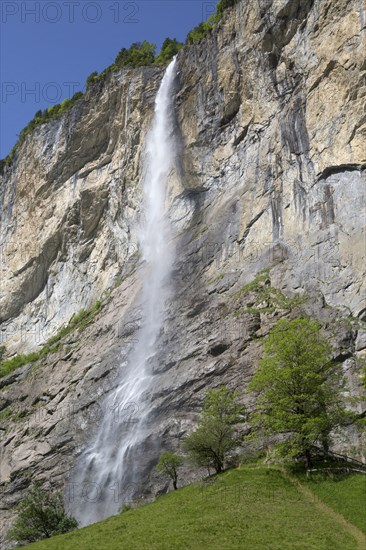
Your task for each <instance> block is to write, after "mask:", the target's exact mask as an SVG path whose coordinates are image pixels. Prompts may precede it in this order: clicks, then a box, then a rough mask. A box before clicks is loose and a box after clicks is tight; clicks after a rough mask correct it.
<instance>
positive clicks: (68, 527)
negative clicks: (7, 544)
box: [7, 482, 78, 543]
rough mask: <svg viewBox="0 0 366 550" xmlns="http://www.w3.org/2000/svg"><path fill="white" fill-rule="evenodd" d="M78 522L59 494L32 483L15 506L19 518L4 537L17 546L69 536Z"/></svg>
mask: <svg viewBox="0 0 366 550" xmlns="http://www.w3.org/2000/svg"><path fill="white" fill-rule="evenodd" d="M77 526H78V522H77V521H76V519H75V518H73V517H72V516H69V515H68V514H67V513H66V512H65V509H64V505H63V502H62V496H61V493H60V492H56V493H52V492H51V491H47V490H45V489H42V486H41V484H40V483H38V482H37V483H34V484H33V485H32V486H31V488H30V489H29V491H28V494H27V496H26V497H25V498H24V499H23V500H22V502H21V503H20V504H19V506H18V517H17V519H16V520H15V523H14V524H13V526H12V528H11V529H10V531H9V533H8V535H7V538H8V540H11V541H17V542H18V543H31V542H35V541H37V540H41V539H45V538H50V537H52V536H54V535H59V534H62V533H68V532H69V531H73V530H74V529H76V528H77Z"/></svg>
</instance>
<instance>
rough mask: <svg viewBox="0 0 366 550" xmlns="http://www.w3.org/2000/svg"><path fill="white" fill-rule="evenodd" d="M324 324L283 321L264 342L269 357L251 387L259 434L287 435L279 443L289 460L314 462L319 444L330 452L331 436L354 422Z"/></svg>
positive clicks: (300, 319) (299, 320) (340, 372)
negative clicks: (292, 458) (339, 426)
mask: <svg viewBox="0 0 366 550" xmlns="http://www.w3.org/2000/svg"><path fill="white" fill-rule="evenodd" d="M320 329H321V327H320V325H319V324H318V323H317V322H315V321H311V320H308V319H303V318H298V319H295V320H293V321H291V320H287V319H286V320H281V321H279V322H278V323H277V324H276V325H275V326H274V327H273V329H272V330H271V332H270V334H269V336H268V338H267V339H266V341H265V343H264V357H263V359H262V361H261V362H260V366H259V368H258V370H257V372H256V373H255V375H254V376H253V378H252V380H251V382H250V383H249V386H248V389H249V390H250V391H252V392H259V394H260V395H259V397H258V399H257V411H256V412H255V413H254V414H253V415H252V419H251V420H252V424H253V427H254V430H258V432H259V433H264V434H282V435H283V436H285V438H286V440H285V442H284V443H280V444H278V445H277V448H278V450H279V451H280V452H281V454H282V455H284V456H292V457H293V456H298V457H302V458H304V459H305V461H306V464H307V466H309V465H310V463H311V450H312V447H313V446H314V445H316V444H321V445H323V447H324V449H325V450H327V448H328V445H329V440H330V436H329V434H330V432H331V430H332V429H333V428H335V427H336V426H338V425H341V424H343V423H344V422H346V421H347V420H349V414H347V413H346V411H345V409H344V398H343V396H342V394H341V391H342V390H344V389H345V380H344V377H343V374H342V371H341V366H340V365H339V364H337V363H334V362H332V361H331V348H330V345H329V344H328V342H327V340H326V339H325V338H324V337H322V336H321V334H320Z"/></svg>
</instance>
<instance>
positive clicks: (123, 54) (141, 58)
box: [114, 40, 156, 69]
mask: <svg viewBox="0 0 366 550" xmlns="http://www.w3.org/2000/svg"><path fill="white" fill-rule="evenodd" d="M155 50H156V45H155V44H151V43H150V42H148V41H147V40H144V41H143V42H142V43H141V42H135V43H134V44H132V45H131V46H130V48H129V49H126V48H122V50H121V51H120V52H119V53H118V55H117V57H116V59H115V62H114V68H115V69H118V68H120V67H144V66H146V65H152V64H153V63H154V61H155Z"/></svg>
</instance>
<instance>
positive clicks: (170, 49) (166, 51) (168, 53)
mask: <svg viewBox="0 0 366 550" xmlns="http://www.w3.org/2000/svg"><path fill="white" fill-rule="evenodd" d="M239 1H240V0H221V1H220V2H218V4H217V5H216V14H215V15H212V16H211V17H210V18H209V20H208V21H206V22H203V23H200V24H199V25H198V26H197V27H195V28H194V29H193V30H192V31H190V32H189V33H188V35H187V38H186V44H187V45H190V44H195V43H197V42H200V40H202V38H204V37H205V36H206V35H207V34H208V33H209V32H210V31H211V30H212V29H213V28H214V26H215V25H216V24H217V23H218V22H219V21H220V19H221V18H222V16H223V13H224V11H225V10H226V9H227V8H229V7H231V6H234V5H235V4H237V3H238V2H239ZM181 48H183V44H182V43H181V42H178V41H177V40H176V39H175V38H173V39H172V38H166V39H165V40H164V42H163V45H162V48H161V50H160V52H159V54H158V55H157V56H156V55H155V53H156V45H155V44H152V43H150V42H148V41H147V40H144V41H143V42H142V43H141V42H135V43H133V44H132V45H131V46H130V48H122V50H121V51H120V52H119V53H118V55H117V57H116V59H115V61H114V63H113V64H112V65H110V66H109V67H107V68H106V69H104V71H102V72H101V73H100V74H98V73H97V71H94V72H92V73H91V74H90V75H89V76H88V78H87V79H86V86H85V87H86V90H88V88H90V87H91V86H93V84H96V83H97V82H102V81H104V80H105V79H106V77H107V75H108V74H111V73H113V72H116V71H119V70H120V69H121V68H124V67H132V68H136V67H146V66H153V65H158V66H164V65H166V64H167V63H169V62H170V61H171V60H172V59H173V57H174V56H175V55H176V54H177V53H178V52H179V50H181ZM83 97H84V93H83V92H76V93H75V94H74V95H73V97H72V98H70V99H64V101H63V102H62V103H60V104H58V105H53V106H52V107H49V108H48V109H45V110H44V111H42V110H39V111H37V112H36V114H35V115H34V118H33V119H32V120H31V121H30V122H29V123H28V124H27V126H25V128H23V130H22V131H21V132H20V134H19V137H18V141H17V143H16V144H15V145H14V147H13V148H12V150H11V151H10V153H9V155H8V156H7V157H5V158H4V159H1V160H0V174H2V173H3V171H4V169H5V168H6V167H7V166H11V164H12V162H13V160H14V157H15V153H16V151H17V150H18V148H19V147H20V145H21V144H22V143H23V142H24V140H25V138H26V136H27V135H28V134H29V133H30V132H32V131H33V130H34V129H35V128H37V126H40V125H41V124H45V123H47V122H49V121H51V120H54V119H57V118H60V117H61V115H63V114H64V113H66V112H67V111H69V110H70V109H71V108H72V107H73V106H74V105H75V104H76V103H77V102H78V101H79V100H81V99H82V98H83Z"/></svg>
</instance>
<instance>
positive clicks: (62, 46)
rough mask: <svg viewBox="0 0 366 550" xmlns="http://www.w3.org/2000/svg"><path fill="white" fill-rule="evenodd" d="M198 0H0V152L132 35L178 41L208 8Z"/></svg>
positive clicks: (135, 39) (109, 60)
mask: <svg viewBox="0 0 366 550" xmlns="http://www.w3.org/2000/svg"><path fill="white" fill-rule="evenodd" d="M215 3H216V2H215V1H213V2H209V1H201V0H136V1H129V0H97V1H89V0H53V1H51V0H49V1H48V0H43V1H42V0H40V1H31V0H29V1H18V0H9V1H7V0H2V2H1V3H0V25H1V28H0V31H1V32H0V48H1V49H0V80H1V102H0V158H3V157H5V156H6V155H7V154H8V153H9V152H10V149H11V148H12V146H13V145H14V144H15V142H16V141H17V134H19V132H20V131H21V130H22V128H24V126H25V125H26V124H27V123H28V122H29V121H30V120H31V119H32V118H33V116H34V114H35V113H36V111H38V110H39V109H45V108H47V107H50V106H51V105H54V104H56V103H60V101H62V100H63V99H65V98H66V97H71V96H72V95H73V93H74V92H76V91H78V90H83V88H84V84H85V80H86V78H87V76H88V75H89V74H90V73H91V72H93V71H98V72H100V71H101V70H103V69H104V68H105V67H107V66H108V65H110V64H111V63H113V61H114V59H115V57H116V55H117V53H118V52H119V50H120V49H121V48H123V47H128V46H130V44H131V43H132V42H138V41H142V40H145V39H146V40H148V41H149V42H153V43H155V44H157V46H158V49H159V48H160V46H161V44H162V42H163V40H164V39H165V38H166V37H167V36H170V37H171V38H173V37H175V38H177V39H179V40H181V41H183V40H184V39H185V37H186V35H187V33H188V31H189V30H191V29H192V28H193V27H194V26H196V25H197V24H198V23H200V22H201V21H202V20H204V19H207V17H208V15H210V13H212V12H213V11H214V6H215Z"/></svg>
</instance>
